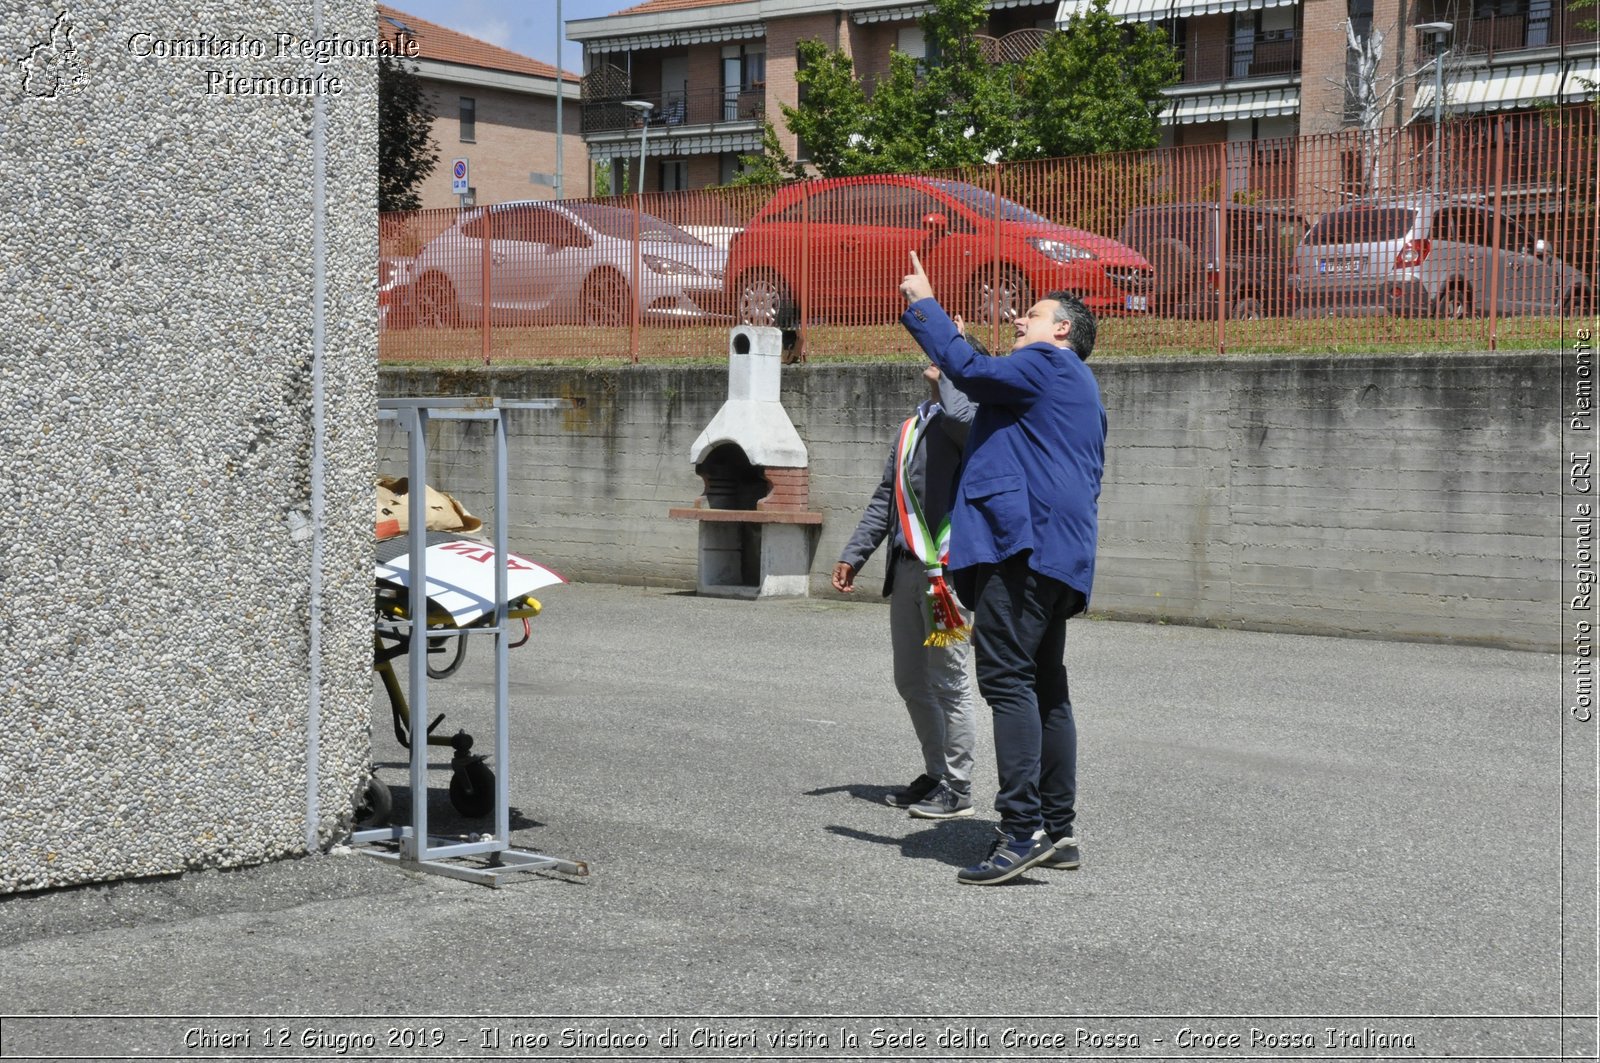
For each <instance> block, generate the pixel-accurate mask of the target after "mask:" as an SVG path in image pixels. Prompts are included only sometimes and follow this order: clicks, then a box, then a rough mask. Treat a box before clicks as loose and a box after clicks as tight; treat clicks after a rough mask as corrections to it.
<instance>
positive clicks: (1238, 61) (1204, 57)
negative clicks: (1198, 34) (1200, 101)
mask: <svg viewBox="0 0 1600 1063" xmlns="http://www.w3.org/2000/svg"><path fill="white" fill-rule="evenodd" d="M1299 73H1300V42H1299V41H1298V40H1297V39H1295V38H1294V37H1292V36H1277V35H1274V36H1260V37H1253V38H1249V39H1241V38H1235V39H1233V40H1231V41H1229V42H1228V45H1227V47H1226V48H1218V47H1217V46H1216V45H1214V44H1211V43H1209V42H1205V41H1190V42H1189V43H1188V44H1187V45H1186V46H1185V47H1184V49H1183V79H1182V81H1180V82H1179V84H1183V85H1197V84H1206V83H1210V82H1228V81H1248V80H1250V79H1252V78H1275V77H1293V76H1294V75H1297V74H1299Z"/></svg>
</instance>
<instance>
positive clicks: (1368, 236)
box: [1290, 195, 1590, 318]
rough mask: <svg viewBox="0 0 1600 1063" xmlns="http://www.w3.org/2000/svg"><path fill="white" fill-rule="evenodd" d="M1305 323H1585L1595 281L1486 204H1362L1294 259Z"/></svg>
mask: <svg viewBox="0 0 1600 1063" xmlns="http://www.w3.org/2000/svg"><path fill="white" fill-rule="evenodd" d="M1290 276H1291V279H1292V282H1293V284H1294V287H1295V293H1296V296H1297V300H1296V302H1297V304H1298V313H1299V314H1300V315H1309V316H1312V317H1324V316H1342V315H1366V314H1396V315H1408V316H1412V315H1433V316H1437V317H1446V318H1461V317H1472V316H1476V315H1480V314H1485V313H1487V312H1488V309H1489V307H1490V305H1491V301H1492V303H1493V305H1494V306H1495V307H1496V310H1497V313H1499V314H1502V315H1509V314H1556V313H1566V314H1577V313H1582V312H1585V310H1586V308H1587V307H1588V306H1589V305H1590V303H1589V281H1588V278H1587V277H1585V276H1584V275H1583V273H1582V272H1580V271H1578V270H1576V269H1573V268H1572V267H1571V266H1568V265H1567V264H1566V263H1564V262H1562V261H1561V260H1560V259H1559V258H1557V257H1556V255H1555V251H1554V249H1553V248H1551V246H1550V245H1549V243H1548V242H1547V241H1545V240H1544V239H1541V238H1539V237H1538V236H1537V234H1533V233H1530V232H1529V231H1528V230H1527V229H1525V228H1524V227H1523V226H1522V225H1521V224H1520V223H1519V222H1518V221H1517V220H1516V219H1514V218H1512V217H1511V216H1510V214H1509V213H1507V212H1505V211H1501V212H1500V213H1499V215H1498V217H1497V216H1496V213H1495V211H1494V210H1493V209H1492V208H1491V207H1490V206H1489V205H1487V204H1486V203H1484V202H1483V200H1482V199H1481V198H1480V197H1470V196H1428V195H1418V196H1411V197H1406V198H1396V199H1384V200H1378V201H1375V202H1365V203H1353V204H1351V205H1349V206H1345V207H1340V208H1339V209H1338V210H1335V211H1332V212H1330V213H1328V214H1324V215H1323V216H1322V217H1321V218H1319V219H1318V220H1317V222H1316V224H1315V225H1313V226H1312V227H1311V228H1310V229H1309V230H1308V231H1307V232H1306V235H1305V237H1304V238H1303V239H1301V241H1300V245H1299V247H1297V248H1296V249H1295V255H1294V264H1293V266H1292V267H1291V273H1290Z"/></svg>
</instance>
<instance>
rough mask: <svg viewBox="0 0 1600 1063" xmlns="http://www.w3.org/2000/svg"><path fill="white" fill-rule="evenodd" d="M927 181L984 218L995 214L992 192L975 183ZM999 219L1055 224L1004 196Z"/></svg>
mask: <svg viewBox="0 0 1600 1063" xmlns="http://www.w3.org/2000/svg"><path fill="white" fill-rule="evenodd" d="M928 183H929V184H930V185H932V186H933V187H935V188H937V189H938V190H939V191H941V192H943V193H944V194H945V195H947V196H950V197H951V198H953V199H955V200H957V201H959V202H960V203H962V204H963V205H964V206H968V207H971V208H972V209H973V210H974V211H976V212H977V213H979V214H981V215H983V216H984V217H985V218H992V217H994V216H995V195H994V193H993V192H989V191H986V190H985V189H982V188H979V187H978V186H977V185H969V184H967V183H966V182H965V181H941V180H929V181H928ZM1000 220H1001V221H1019V222H1022V223H1023V224H1025V225H1050V226H1054V225H1055V222H1053V221H1051V220H1050V219H1049V218H1046V217H1045V216H1044V215H1042V214H1035V213H1034V212H1033V211H1031V210H1029V209H1028V208H1027V207H1024V206H1023V205H1022V204H1021V203H1013V202H1012V201H1011V200H1009V199H1005V198H1004V197H1002V198H1001V199H1000Z"/></svg>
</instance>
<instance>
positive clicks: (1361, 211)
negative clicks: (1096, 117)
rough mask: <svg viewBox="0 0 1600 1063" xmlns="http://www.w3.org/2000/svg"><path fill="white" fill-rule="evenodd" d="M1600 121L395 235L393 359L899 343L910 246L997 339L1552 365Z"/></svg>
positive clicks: (390, 269) (1507, 118)
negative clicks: (1504, 356) (1038, 307)
mask: <svg viewBox="0 0 1600 1063" xmlns="http://www.w3.org/2000/svg"><path fill="white" fill-rule="evenodd" d="M1597 148H1600V145H1597V143H1596V122H1595V111H1594V110H1593V109H1592V108H1581V107H1580V108H1570V109H1567V110H1565V111H1551V112H1548V113H1539V114H1517V115H1499V116H1486V117H1480V118H1473V119H1462V120H1456V121H1452V122H1447V123H1446V124H1445V126H1444V135H1443V137H1442V138H1441V140H1440V141H1439V142H1438V143H1435V142H1434V140H1433V138H1432V135H1431V127H1427V126H1423V127H1420V128H1413V129H1386V130H1381V131H1378V132H1374V133H1363V132H1361V131H1347V132H1344V133H1340V134H1334V135H1326V136H1313V137H1301V138H1298V139H1284V140H1263V141H1252V142H1241V143H1228V144H1208V145H1198V146H1191V147H1182V148H1171V149H1163V150H1159V151H1150V152H1137V153H1127V154H1117V155H1099V156H1082V157H1077V158H1070V159H1050V160H1041V161H1038V162H1030V163H1022V164H1008V165H999V166H989V167H983V168H980V169H976V170H971V171H965V172H959V173H939V174H925V175H919V176H916V177H904V176H893V175H886V176H881V177H868V178H851V179H842V180H837V181H811V182H803V183H799V184H792V185H786V186H781V187H778V188H715V189H702V190H698V191H692V192H672V193H650V194H645V195H644V196H631V195H626V196H615V197H611V198H609V199H601V200H570V199H569V200H562V201H560V202H559V203H557V202H553V201H541V202H525V203H513V204H499V205H496V206H493V207H490V208H487V209H485V210H479V211H467V212H457V211H454V210H446V211H419V212H414V213H406V214H387V215H384V217H383V219H382V226H381V246H380V254H381V256H382V266H381V269H380V278H379V279H380V285H381V287H380V307H381V310H380V318H381V327H380V334H379V354H380V358H381V359H382V360H383V361H385V362H419V361H428V362H446V363H452V364H512V363H525V364H526V363H538V362H567V363H571V362H586V361H594V360H601V359H628V360H632V361H640V360H662V359H672V358H705V357H715V356H718V355H719V354H720V353H721V352H722V351H724V350H725V345H726V342H727V329H728V328H729V326H730V325H731V324H733V323H734V322H736V321H753V322H756V323H763V324H775V325H778V326H780V327H782V328H784V329H786V330H787V331H788V334H789V339H790V342H791V343H792V344H793V346H794V347H795V352H796V354H797V355H798V356H801V357H806V358H819V357H821V358H831V357H845V358H855V357H870V356H882V355H894V354H910V353H912V352H913V351H914V348H913V347H912V345H911V342H910V340H909V338H908V337H907V335H906V334H905V332H904V330H902V329H901V328H900V327H899V325H898V323H897V322H898V316H899V313H900V310H901V308H902V303H901V299H900V296H899V293H898V290H897V285H898V282H899V279H900V277H901V276H902V275H903V274H904V273H905V272H906V270H907V268H908V264H909V261H910V256H909V252H911V251H913V250H915V251H917V252H918V253H919V256H920V257H921V259H922V261H923V262H924V264H925V266H926V267H927V269H928V273H929V276H930V279H931V280H932V282H933V285H934V290H935V292H936V294H937V295H938V296H939V298H940V300H941V301H942V302H943V303H944V304H945V305H946V307H947V308H949V309H950V310H952V311H953V312H958V313H960V314H962V315H964V316H965V318H966V319H967V321H968V322H970V323H971V327H972V328H973V329H974V331H976V332H977V333H978V334H979V335H981V336H983V337H984V338H985V339H986V340H987V342H988V343H989V344H990V346H991V347H1008V346H1009V345H1010V339H1011V328H1010V326H1009V321H1010V319H1011V317H1013V316H1014V315H1015V313H1016V312H1017V311H1018V310H1019V309H1022V308H1025V307H1027V306H1028V305H1030V304H1031V303H1032V302H1033V301H1034V300H1035V299H1037V298H1039V297H1040V296H1042V295H1044V294H1045V293H1046V292H1049V291H1054V290H1063V291H1070V292H1073V293H1074V294H1076V295H1078V296H1080V297H1081V298H1083V299H1084V300H1085V302H1087V303H1088V305H1089V306H1091V307H1092V308H1093V309H1094V310H1095V311H1096V312H1097V313H1098V314H1099V315H1100V317H1101V331H1100V335H1101V340H1100V351H1101V352H1102V353H1104V354H1111V355H1114V354H1117V353H1125V354H1134V353H1230V352H1241V353H1243V352H1275V351H1309V352H1330V351H1362V350H1372V351H1428V350H1486V349H1496V348H1549V347H1554V346H1558V345H1559V344H1560V342H1561V335H1562V321H1563V319H1564V318H1565V319H1568V320H1570V319H1572V318H1574V317H1585V318H1592V315H1593V314H1594V312H1595V305H1594V304H1595V300H1594V297H1593V293H1594V291H1595V290H1596V288H1597V287H1600V285H1597V283H1596V282H1597V280H1600V275H1597V269H1600V175H1597V172H1596V170H1597V163H1596V157H1597V154H1600V151H1597Z"/></svg>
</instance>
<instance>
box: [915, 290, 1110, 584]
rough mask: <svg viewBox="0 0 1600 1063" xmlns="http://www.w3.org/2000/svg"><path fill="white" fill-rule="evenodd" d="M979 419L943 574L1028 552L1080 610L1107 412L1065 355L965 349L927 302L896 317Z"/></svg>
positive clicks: (1090, 559)
mask: <svg viewBox="0 0 1600 1063" xmlns="http://www.w3.org/2000/svg"><path fill="white" fill-rule="evenodd" d="M900 321H901V323H903V324H904V325H905V327H906V329H907V330H908V331H910V333H911V335H912V336H913V337H914V338H915V339H916V341H917V343H918V344H920V345H921V347H922V349H923V350H924V351H925V352H927V355H928V357H929V358H930V359H932V360H933V362H934V364H935V365H937V366H938V367H939V368H940V369H941V370H942V371H943V372H945V373H947V374H949V376H950V379H951V380H952V381H953V382H954V383H955V385H956V386H957V387H959V388H960V389H961V390H962V391H964V392H966V393H967V397H968V398H970V399H971V400H972V401H973V402H975V403H977V404H978V413H977V416H976V418H975V419H974V420H973V423H972V432H971V434H970V435H969V436H968V438H967V454H966V459H965V461H964V462H963V464H962V469H961V483H960V486H959V487H958V488H957V490H956V499H955V504H954V506H953V507H952V508H951V511H950V569H951V571H952V572H958V571H960V570H961V569H965V568H970V567H971V566H973V565H979V564H984V563H997V562H1000V561H1004V560H1005V559H1006V558H1008V557H1012V556H1014V555H1016V554H1019V553H1021V552H1023V551H1024V550H1026V551H1029V554H1028V567H1029V568H1031V569H1033V570H1034V571H1035V572H1039V573H1041V574H1043V575H1046V576H1049V577H1051V578H1053V579H1057V580H1060V581H1061V582H1062V583H1065V584H1067V585H1068V586H1069V587H1073V588H1075V589H1076V590H1078V591H1079V592H1081V593H1082V594H1083V596H1084V599H1085V600H1086V601H1087V599H1088V597H1089V591H1090V589H1091V588H1092V587H1093V585H1094V555H1095V544H1096V542H1097V540H1098V539H1099V534H1100V530H1099V508H1100V502H1099V500H1100V478H1101V474H1102V473H1103V471H1104V469H1105V449H1106V410H1105V406H1104V405H1102V404H1101V401H1100V386H1099V384H1098V383H1096V381H1095V378H1094V373H1092V372H1090V370H1089V367H1088V366H1087V365H1085V364H1084V362H1083V360H1082V359H1081V358H1079V357H1078V356H1077V354H1075V353H1074V352H1073V351H1072V350H1071V349H1069V348H1064V347H1055V346H1052V345H1050V344H1048V343H1035V344H1030V345H1029V346H1027V347H1024V348H1022V349H1021V350H1019V351H1013V352H1012V353H1011V354H1009V355H1006V356H1003V357H995V358H986V357H984V356H983V355H980V354H978V353H977V352H976V351H974V350H973V349H972V347H971V346H970V345H969V344H968V343H967V341H966V340H964V339H962V337H961V334H960V333H959V332H957V331H956V326H955V323H954V322H952V321H951V320H950V318H949V317H948V316H947V315H946V314H945V312H944V310H943V308H941V307H940V306H939V304H938V303H937V302H935V301H934V300H932V299H921V300H918V301H917V302H915V303H913V304H911V306H909V307H908V308H907V309H906V312H905V313H904V314H902V315H901V317H900Z"/></svg>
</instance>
